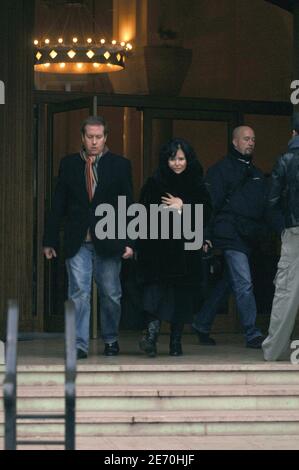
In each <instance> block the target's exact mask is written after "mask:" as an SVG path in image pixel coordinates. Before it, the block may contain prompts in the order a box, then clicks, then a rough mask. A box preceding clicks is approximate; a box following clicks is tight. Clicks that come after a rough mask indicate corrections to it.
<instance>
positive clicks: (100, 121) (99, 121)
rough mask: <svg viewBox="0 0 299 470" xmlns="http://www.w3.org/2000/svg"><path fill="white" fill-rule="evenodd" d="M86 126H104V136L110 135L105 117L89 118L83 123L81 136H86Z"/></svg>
mask: <svg viewBox="0 0 299 470" xmlns="http://www.w3.org/2000/svg"><path fill="white" fill-rule="evenodd" d="M86 126H103V127H104V135H107V134H108V130H109V129H108V124H107V122H106V121H105V119H104V118H103V116H89V117H88V118H86V119H85V120H84V121H83V122H82V126H81V134H82V135H85V129H86Z"/></svg>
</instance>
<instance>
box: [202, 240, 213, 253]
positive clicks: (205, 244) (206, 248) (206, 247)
mask: <svg viewBox="0 0 299 470" xmlns="http://www.w3.org/2000/svg"><path fill="white" fill-rule="evenodd" d="M212 247H213V245H212V242H211V241H210V240H205V241H204V242H203V245H202V249H203V251H204V253H207V252H208V251H209V249H210V248H212Z"/></svg>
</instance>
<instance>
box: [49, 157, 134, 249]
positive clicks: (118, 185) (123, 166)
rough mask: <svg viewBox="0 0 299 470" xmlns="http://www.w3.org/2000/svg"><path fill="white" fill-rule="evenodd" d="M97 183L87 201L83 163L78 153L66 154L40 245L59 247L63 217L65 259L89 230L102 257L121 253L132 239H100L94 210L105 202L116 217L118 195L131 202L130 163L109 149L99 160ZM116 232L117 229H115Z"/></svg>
mask: <svg viewBox="0 0 299 470" xmlns="http://www.w3.org/2000/svg"><path fill="white" fill-rule="evenodd" d="M97 171H98V185H97V188H96V191H95V194H94V197H93V199H92V201H91V202H89V199H88V194H87V190H86V180H85V162H84V161H83V160H82V158H81V156H80V154H79V153H77V154H73V155H68V156H67V157H65V158H63V159H62V160H61V162H60V168H59V175H58V181H57V185H56V189H55V192H54V196H53V201H52V207H51V211H50V213H49V214H48V217H47V219H46V226H45V233H44V240H43V246H48V247H52V248H54V249H56V250H57V249H58V247H59V229H60V225H61V222H62V219H63V217H65V224H64V249H65V256H66V258H71V257H73V256H74V255H75V254H76V253H77V252H78V251H79V249H80V247H81V245H82V243H83V242H84V240H85V238H86V234H87V231H88V229H90V234H91V237H92V240H93V243H94V246H95V250H96V252H97V253H98V254H102V255H104V256H114V255H121V254H122V253H123V252H124V250H125V247H126V246H132V245H133V244H132V241H130V240H128V239H127V240H122V239H118V238H117V236H116V239H114V240H112V239H111V240H109V239H104V240H99V239H98V238H97V237H96V236H95V227H96V224H97V222H98V221H99V217H96V216H95V210H96V208H97V206H98V205H99V204H103V203H107V204H110V205H112V206H113V207H114V209H115V213H116V220H117V204H118V196H126V198H127V205H129V204H131V203H132V202H133V196H132V194H133V191H132V179H131V164H130V162H129V160H127V159H126V158H124V157H121V156H118V155H114V154H113V153H111V152H110V151H108V152H107V153H105V154H104V155H103V156H102V157H101V158H100V160H99V163H98V167H97ZM116 233H117V229H116Z"/></svg>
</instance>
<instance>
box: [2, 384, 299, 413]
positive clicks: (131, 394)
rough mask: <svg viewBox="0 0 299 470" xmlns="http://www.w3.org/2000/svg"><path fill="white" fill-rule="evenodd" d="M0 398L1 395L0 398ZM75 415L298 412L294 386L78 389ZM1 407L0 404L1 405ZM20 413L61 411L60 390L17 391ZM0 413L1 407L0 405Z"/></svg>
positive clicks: (28, 388) (32, 388)
mask: <svg viewBox="0 0 299 470" xmlns="http://www.w3.org/2000/svg"><path fill="white" fill-rule="evenodd" d="M0 395H1V394H0ZM76 397H77V403H76V406H77V410H78V411H88V410H94V411H95V412H97V411H105V410H106V411H108V410H111V411H113V410H120V411H121V410H123V411H126V410H133V411H135V410H136V411H138V410H153V411H154V410H229V409H231V410H234V409H235V410H236V409H251V410H255V409H256V410H258V409H260V410H262V409H264V410H268V409H281V410H287V409H294V410H298V409H299V387H298V386H297V385H288V386H281V385H278V386H277V385H245V386H244V385H236V386H233V387H232V386H230V385H229V386H227V385H219V386H217V387H211V386H205V385H201V386H197V385H189V386H185V385H174V386H171V387H170V386H149V385H147V386H145V385H144V386H127V387H126V388H123V387H120V386H113V387H112V386H97V385H94V386H82V385H81V386H77V387H76ZM0 403H1V402H0ZM17 407H18V411H19V412H20V413H23V412H28V411H29V410H31V411H35V412H38V411H40V412H46V411H56V412H61V411H63V409H64V387H63V386H59V387H58V386H48V387H41V386H22V387H19V388H18V401H17ZM0 409H2V406H1V404H0Z"/></svg>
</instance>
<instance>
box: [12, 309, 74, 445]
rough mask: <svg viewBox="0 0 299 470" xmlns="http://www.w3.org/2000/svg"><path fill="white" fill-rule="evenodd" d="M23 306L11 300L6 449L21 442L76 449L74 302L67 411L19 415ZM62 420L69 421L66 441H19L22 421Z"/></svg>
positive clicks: (68, 324)
mask: <svg viewBox="0 0 299 470" xmlns="http://www.w3.org/2000/svg"><path fill="white" fill-rule="evenodd" d="M18 319H19V307H18V304H17V302H16V301H9V304H8V317H7V341H6V373H5V379H4V383H3V395H4V414H5V450H16V448H17V445H63V446H64V448H65V449H66V450H74V449H75V427H76V420H75V410H76V385H75V381H76V327H75V309H74V304H73V302H72V301H69V300H68V301H67V302H66V303H65V412H64V413H61V414H29V413H24V414H17V405H16V402H17V338H18ZM46 419H51V420H53V419H58V420H60V419H61V420H64V422H65V433H64V441H57V440H51V441H50V440H27V439H26V440H18V439H17V421H18V420H46Z"/></svg>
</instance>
